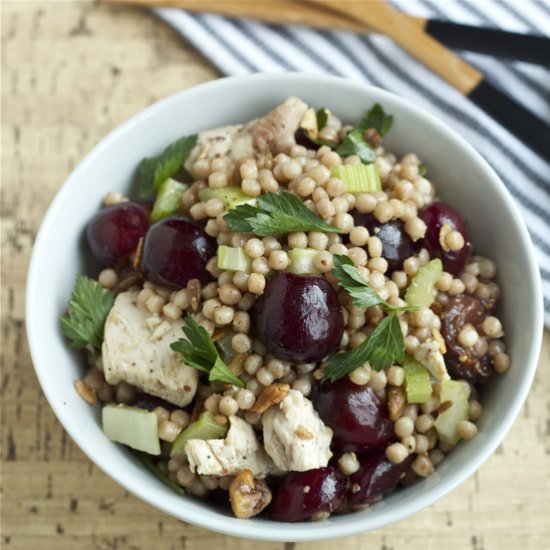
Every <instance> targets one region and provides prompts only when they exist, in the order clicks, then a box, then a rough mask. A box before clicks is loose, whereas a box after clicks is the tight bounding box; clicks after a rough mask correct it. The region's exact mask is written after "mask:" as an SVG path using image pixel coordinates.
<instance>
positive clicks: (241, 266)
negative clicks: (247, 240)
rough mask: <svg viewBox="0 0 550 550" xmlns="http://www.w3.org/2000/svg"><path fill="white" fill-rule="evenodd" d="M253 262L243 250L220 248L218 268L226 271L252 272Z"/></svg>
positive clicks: (222, 246)
mask: <svg viewBox="0 0 550 550" xmlns="http://www.w3.org/2000/svg"><path fill="white" fill-rule="evenodd" d="M251 265H252V260H251V258H250V257H249V256H247V254H246V252H245V251H244V250H243V249H242V248H235V247H233V246H224V245H223V244H222V245H220V246H218V268H219V269H224V270H226V271H246V272H247V273H248V272H249V271H250V266H251Z"/></svg>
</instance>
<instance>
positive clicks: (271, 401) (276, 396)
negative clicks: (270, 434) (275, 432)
mask: <svg viewBox="0 0 550 550" xmlns="http://www.w3.org/2000/svg"><path fill="white" fill-rule="evenodd" d="M289 391H290V386H289V385H288V384H271V385H270V386H267V387H265V388H264V389H263V390H262V392H261V393H260V395H258V398H257V399H256V403H254V406H253V407H252V408H251V409H250V410H251V411H252V412H255V413H258V414H262V413H263V412H265V411H267V409H269V407H271V406H272V405H277V404H278V403H280V402H281V401H282V400H283V399H284V398H285V397H286V394H287V393H288V392H289Z"/></svg>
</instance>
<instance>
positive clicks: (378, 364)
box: [323, 313, 405, 382]
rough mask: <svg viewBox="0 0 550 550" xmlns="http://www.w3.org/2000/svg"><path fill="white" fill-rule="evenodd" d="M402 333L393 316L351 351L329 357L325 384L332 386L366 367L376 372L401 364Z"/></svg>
mask: <svg viewBox="0 0 550 550" xmlns="http://www.w3.org/2000/svg"><path fill="white" fill-rule="evenodd" d="M404 348H405V343H404V340H403V333H402V332H401V326H400V324H399V319H398V318H397V314H396V313H392V314H390V315H388V316H387V317H385V318H384V319H382V321H380V323H379V324H378V326H377V327H376V328H375V329H374V331H373V333H372V334H371V335H370V337H369V338H368V339H367V340H365V341H364V342H363V343H362V344H361V345H359V346H358V347H356V348H355V349H353V350H351V351H346V352H343V353H336V354H334V355H332V356H330V357H329V359H328V366H327V368H326V371H325V375H324V377H323V379H324V380H330V381H331V382H334V381H336V380H338V379H340V378H342V377H344V376H346V375H347V374H349V373H351V372H353V371H354V370H355V369H357V368H359V367H362V366H363V365H364V364H365V363H367V362H368V363H370V365H371V366H372V367H373V368H374V369H375V370H377V371H380V370H382V369H386V368H388V367H390V366H391V365H393V364H394V363H399V362H401V361H403V358H404V356H405V350H404Z"/></svg>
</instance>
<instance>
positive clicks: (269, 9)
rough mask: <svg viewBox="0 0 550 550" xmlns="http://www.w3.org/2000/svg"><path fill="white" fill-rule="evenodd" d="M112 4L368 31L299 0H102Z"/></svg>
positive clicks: (321, 8) (266, 21)
mask: <svg viewBox="0 0 550 550" xmlns="http://www.w3.org/2000/svg"><path fill="white" fill-rule="evenodd" d="M104 1H107V2H109V3H112V4H129V5H135V6H147V7H170V8H182V9H184V10H187V11H191V12H205V13H216V14H219V15H225V16H227V17H245V18H250V19H256V20H258V21H263V22H265V23H272V24H275V25H285V24H289V25H304V26H310V27H315V28H319V29H338V30H348V31H354V32H363V33H364V32H368V30H367V29H366V27H365V24H364V23H362V22H359V21H357V20H356V19H353V18H351V17H346V16H345V15H343V14H339V13H336V12H334V11H331V10H325V9H323V7H322V6H316V5H314V4H310V3H307V2H302V1H300V0H298V1H297V0H278V1H274V2H263V1H260V2H255V1H252V0H231V1H222V0H104Z"/></svg>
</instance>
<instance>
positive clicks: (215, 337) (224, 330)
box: [212, 327, 229, 342]
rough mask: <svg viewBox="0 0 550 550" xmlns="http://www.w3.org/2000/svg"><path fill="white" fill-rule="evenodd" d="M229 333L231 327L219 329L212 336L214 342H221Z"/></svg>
mask: <svg viewBox="0 0 550 550" xmlns="http://www.w3.org/2000/svg"><path fill="white" fill-rule="evenodd" d="M228 332H229V327H217V328H216V330H215V331H214V334H212V342H217V341H218V340H221V339H222V338H223V337H224V336H225V335H226V334H227V333H228Z"/></svg>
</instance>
